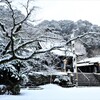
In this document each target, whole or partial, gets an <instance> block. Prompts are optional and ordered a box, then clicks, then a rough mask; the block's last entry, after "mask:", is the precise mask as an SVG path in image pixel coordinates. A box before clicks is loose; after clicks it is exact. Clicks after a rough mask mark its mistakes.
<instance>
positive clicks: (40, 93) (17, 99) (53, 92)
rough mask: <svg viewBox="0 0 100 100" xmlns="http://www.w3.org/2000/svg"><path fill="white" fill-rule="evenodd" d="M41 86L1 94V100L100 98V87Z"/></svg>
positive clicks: (82, 99)
mask: <svg viewBox="0 0 100 100" xmlns="http://www.w3.org/2000/svg"><path fill="white" fill-rule="evenodd" d="M40 87H41V88H43V89H40V90H39V89H37V90H36V89H35V90H29V89H22V90H21V94H20V95H17V96H14V95H0V100H100V97H99V93H100V87H72V88H62V87H60V86H57V85H54V84H47V85H44V86H40Z"/></svg>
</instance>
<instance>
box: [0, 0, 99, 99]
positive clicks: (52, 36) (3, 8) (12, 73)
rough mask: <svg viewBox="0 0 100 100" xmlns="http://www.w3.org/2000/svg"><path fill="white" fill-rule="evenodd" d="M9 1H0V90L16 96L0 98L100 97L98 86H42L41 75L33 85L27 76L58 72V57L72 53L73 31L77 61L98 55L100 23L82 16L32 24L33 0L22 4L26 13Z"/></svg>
mask: <svg viewBox="0 0 100 100" xmlns="http://www.w3.org/2000/svg"><path fill="white" fill-rule="evenodd" d="M15 1H17V0H15ZM12 2H13V1H12ZM12 2H9V0H0V3H1V5H0V84H1V85H0V92H1V94H2V88H4V91H5V90H6V88H7V92H8V94H19V95H16V96H15V95H7V93H5V94H4V95H0V99H1V100H13V99H15V100H17V99H19V100H21V99H25V100H26V99H29V100H33V99H35V100H40V99H41V100H55V99H56V100H66V99H69V100H73V99H77V100H89V99H90V100H94V99H96V100H99V99H100V97H99V91H100V87H70V88H64V87H60V86H58V85H55V84H46V82H45V83H44V85H43V83H41V81H42V79H41V78H39V80H38V83H36V84H33V83H35V82H33V83H32V81H35V80H34V78H33V79H32V80H30V78H29V76H34V77H39V74H41V73H42V75H43V76H47V75H48V74H49V75H51V76H52V74H53V73H57V72H58V71H59V70H57V69H56V67H57V65H58V63H60V60H61V59H60V58H59V56H67V57H69V56H73V54H72V51H71V49H72V48H71V41H73V40H71V34H72V33H73V32H75V34H74V35H75V36H74V37H75V53H76V56H77V62H78V61H80V60H82V59H84V58H90V57H99V56H100V26H99V25H95V24H92V22H89V21H88V20H81V19H79V20H78V21H73V20H67V19H62V20H59V21H57V20H51V21H49V20H44V21H42V22H41V23H39V24H37V25H34V24H33V23H32V22H34V20H33V19H34V17H33V14H31V13H32V11H33V12H34V11H35V8H37V7H34V5H33V4H34V3H33V2H32V0H28V1H27V2H26V5H22V7H23V8H25V11H26V13H25V14H23V13H22V12H21V11H20V10H19V9H18V8H17V7H15V5H13V4H12ZM29 4H31V5H29ZM13 7H14V8H13ZM31 7H32V8H31ZM85 34H86V35H85ZM79 36H81V38H80V37H79ZM76 38H77V39H76ZM67 51H68V52H67ZM71 54H72V55H71ZM42 75H41V76H42ZM50 82H51V80H50ZM39 83H41V84H42V85H40V86H38V87H35V88H34V85H38V84H39ZM2 85H6V86H7V87H5V86H4V87H3V86H2ZM28 86H33V88H28ZM20 87H21V91H20ZM22 87H24V89H23V88H22ZM25 87H27V88H25ZM9 91H10V92H9ZM16 91H17V92H16ZM19 91H20V93H19Z"/></svg>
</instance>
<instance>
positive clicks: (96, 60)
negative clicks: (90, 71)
mask: <svg viewBox="0 0 100 100" xmlns="http://www.w3.org/2000/svg"><path fill="white" fill-rule="evenodd" d="M79 62H80V63H82V62H98V63H100V57H92V58H86V59H83V60H81V61H79Z"/></svg>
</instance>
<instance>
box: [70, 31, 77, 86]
mask: <svg viewBox="0 0 100 100" xmlns="http://www.w3.org/2000/svg"><path fill="white" fill-rule="evenodd" d="M74 34H75V30H74V31H73V33H72V35H71V39H73V38H74ZM71 45H72V53H73V69H74V73H75V76H76V77H75V78H76V79H75V81H76V86H78V73H77V66H76V54H75V41H74V40H73V41H72V42H71Z"/></svg>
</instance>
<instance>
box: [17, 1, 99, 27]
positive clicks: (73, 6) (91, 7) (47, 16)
mask: <svg viewBox="0 0 100 100" xmlns="http://www.w3.org/2000/svg"><path fill="white" fill-rule="evenodd" d="M15 1H20V0H15ZM21 1H24V2H25V0H21ZM34 1H35V4H36V5H37V6H38V7H40V9H38V11H37V12H36V20H41V21H42V20H73V21H77V20H79V19H82V20H88V21H90V22H91V23H93V24H97V25H100V0H34Z"/></svg>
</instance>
